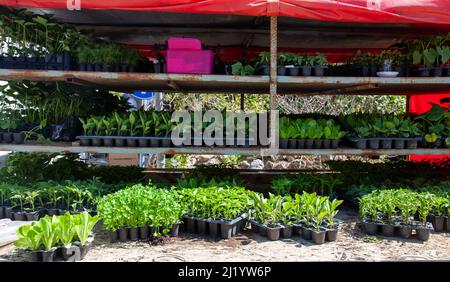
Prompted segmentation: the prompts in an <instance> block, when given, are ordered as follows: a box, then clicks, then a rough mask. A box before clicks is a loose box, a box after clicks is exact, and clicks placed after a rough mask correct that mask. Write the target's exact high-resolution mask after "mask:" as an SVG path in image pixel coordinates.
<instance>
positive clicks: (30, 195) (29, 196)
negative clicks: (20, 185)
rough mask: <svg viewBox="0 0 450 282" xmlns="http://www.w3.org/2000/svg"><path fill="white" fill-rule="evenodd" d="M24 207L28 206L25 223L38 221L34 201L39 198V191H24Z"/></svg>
mask: <svg viewBox="0 0 450 282" xmlns="http://www.w3.org/2000/svg"><path fill="white" fill-rule="evenodd" d="M24 197H25V199H24V200H25V205H28V206H29V211H27V212H25V218H26V220H27V221H33V220H38V217H39V212H38V211H36V207H35V203H36V199H38V198H39V197H40V191H25V192H24Z"/></svg>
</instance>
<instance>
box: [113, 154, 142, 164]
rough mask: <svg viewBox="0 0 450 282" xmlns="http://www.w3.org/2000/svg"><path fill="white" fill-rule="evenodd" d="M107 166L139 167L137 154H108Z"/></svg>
mask: <svg viewBox="0 0 450 282" xmlns="http://www.w3.org/2000/svg"><path fill="white" fill-rule="evenodd" d="M108 164H109V165H118V166H130V165H139V156H138V154H116V153H114V154H108Z"/></svg>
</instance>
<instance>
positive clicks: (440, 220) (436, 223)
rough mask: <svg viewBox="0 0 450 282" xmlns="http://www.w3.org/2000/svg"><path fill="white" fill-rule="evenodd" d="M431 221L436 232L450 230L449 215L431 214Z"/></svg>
mask: <svg viewBox="0 0 450 282" xmlns="http://www.w3.org/2000/svg"><path fill="white" fill-rule="evenodd" d="M429 221H430V222H431V224H432V225H433V229H434V231H435V232H450V218H449V217H448V216H435V215H430V216H429Z"/></svg>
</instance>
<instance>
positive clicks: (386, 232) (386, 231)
mask: <svg viewBox="0 0 450 282" xmlns="http://www.w3.org/2000/svg"><path fill="white" fill-rule="evenodd" d="M381 234H383V236H386V237H393V236H394V234H395V226H394V225H392V224H382V225H381Z"/></svg>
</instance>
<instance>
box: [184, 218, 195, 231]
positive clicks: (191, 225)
mask: <svg viewBox="0 0 450 282" xmlns="http://www.w3.org/2000/svg"><path fill="white" fill-rule="evenodd" d="M186 230H187V232H188V233H195V221H194V219H193V218H191V217H188V218H186Z"/></svg>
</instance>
